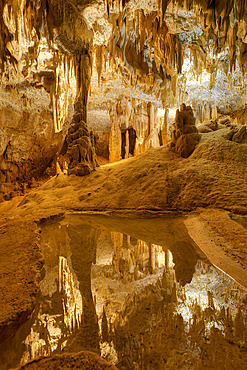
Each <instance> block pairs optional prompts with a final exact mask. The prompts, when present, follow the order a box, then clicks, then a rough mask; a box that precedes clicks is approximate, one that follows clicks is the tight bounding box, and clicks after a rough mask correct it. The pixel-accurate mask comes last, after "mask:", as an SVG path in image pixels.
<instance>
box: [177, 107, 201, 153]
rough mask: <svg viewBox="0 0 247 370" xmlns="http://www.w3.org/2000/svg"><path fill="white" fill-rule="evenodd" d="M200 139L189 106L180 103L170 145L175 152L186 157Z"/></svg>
mask: <svg viewBox="0 0 247 370" xmlns="http://www.w3.org/2000/svg"><path fill="white" fill-rule="evenodd" d="M199 141H200V135H199V134H198V130H197V128H196V126H195V117H194V114H193V110H192V108H191V107H189V106H186V105H185V104H182V105H181V107H180V110H177V112H176V117H175V123H174V130H173V132H172V140H171V144H170V147H171V148H172V149H174V151H175V153H177V154H179V155H181V156H182V157H184V158H188V157H189V156H190V155H191V154H192V153H193V151H194V149H195V147H196V145H197V144H198V143H199Z"/></svg>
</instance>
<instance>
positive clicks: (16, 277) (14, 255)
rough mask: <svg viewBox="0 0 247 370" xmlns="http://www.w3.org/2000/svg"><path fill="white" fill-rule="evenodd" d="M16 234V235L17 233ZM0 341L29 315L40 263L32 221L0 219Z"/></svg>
mask: <svg viewBox="0 0 247 370" xmlns="http://www.w3.org/2000/svg"><path fill="white" fill-rule="evenodd" d="M17 235H18V236H17ZM0 239H1V243H0V255H1V258H0V271H1V273H0V280H1V285H0V343H2V342H4V341H5V340H6V339H7V338H9V337H10V336H11V335H12V334H13V332H14V331H15V330H17V328H18V327H19V326H20V325H21V324H22V323H23V322H25V321H26V320H27V319H28V318H29V317H30V315H31V313H32V311H33V309H34V307H35V304H36V295H37V293H38V290H39V287H38V278H39V276H40V275H39V274H40V270H41V267H42V263H43V258H42V255H41V253H40V251H39V247H38V232H37V227H36V225H35V223H34V222H32V221H31V222H29V221H18V222H16V221H11V222H4V221H3V220H1V221H0Z"/></svg>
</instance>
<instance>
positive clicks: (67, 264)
mask: <svg viewBox="0 0 247 370" xmlns="http://www.w3.org/2000/svg"><path fill="white" fill-rule="evenodd" d="M40 226H41V249H42V253H43V255H44V257H45V264H44V268H43V270H42V279H41V281H40V291H41V292H40V296H39V297H38V302H37V307H36V309H35V311H34V312H33V314H32V317H31V318H30V320H29V321H28V322H26V323H25V324H24V325H23V326H22V327H21V328H20V329H19V330H18V331H17V333H16V334H15V336H14V337H13V338H12V339H11V340H10V341H9V342H8V343H5V345H4V346H3V347H2V348H0V368H1V369H9V368H11V367H14V366H17V365H18V364H23V363H25V362H26V361H28V360H30V359H32V358H34V357H36V356H41V355H45V356H46V355H51V354H52V353H53V354H55V353H61V352H63V351H66V352H78V351H81V350H90V351H93V352H96V353H98V354H100V355H101V356H102V357H104V358H105V359H106V360H108V361H109V362H111V363H114V364H115V365H116V366H117V367H118V368H119V369H136V370H139V369H140V370H142V369H150V370H151V369H235V368H238V369H246V368H247V323H246V318H247V305H246V303H247V299H246V289H244V288H243V287H241V286H240V285H239V284H238V283H236V282H235V281H234V280H233V279H231V278H230V277H229V276H227V275H226V274H224V273H223V272H222V271H220V270H218V269H217V268H216V267H214V266H212V265H211V264H210V263H209V262H208V261H207V259H206V258H205V256H204V255H203V254H202V252H200V250H199V249H198V248H197V246H196V245H195V244H194V243H193V241H192V240H191V239H190V237H189V235H188V233H187V230H186V228H185V226H184V224H183V220H182V219H181V218H167V217H162V218H151V219H150V218H149V219H145V218H141V219H127V218H117V217H115V218H110V217H106V216H105V217H104V216H83V215H69V216H66V217H64V218H61V219H59V220H56V221H54V220H53V221H49V222H45V223H42V224H41V225H40Z"/></svg>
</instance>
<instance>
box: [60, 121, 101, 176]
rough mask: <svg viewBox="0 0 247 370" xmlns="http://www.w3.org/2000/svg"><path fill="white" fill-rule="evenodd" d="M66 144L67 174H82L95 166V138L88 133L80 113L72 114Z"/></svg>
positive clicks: (87, 172) (85, 173)
mask: <svg viewBox="0 0 247 370" xmlns="http://www.w3.org/2000/svg"><path fill="white" fill-rule="evenodd" d="M66 144H67V145H68V147H67V150H66V155H65V157H66V158H68V162H69V163H68V164H69V174H74V175H78V176H83V175H87V174H89V173H90V172H91V171H92V170H93V169H95V166H96V156H95V150H94V146H95V139H94V135H93V133H92V132H91V133H90V134H89V132H88V129H87V125H86V123H85V122H84V121H82V118H81V116H80V115H77V116H76V115H74V117H73V120H72V123H71V125H70V127H69V131H68V134H67V137H66Z"/></svg>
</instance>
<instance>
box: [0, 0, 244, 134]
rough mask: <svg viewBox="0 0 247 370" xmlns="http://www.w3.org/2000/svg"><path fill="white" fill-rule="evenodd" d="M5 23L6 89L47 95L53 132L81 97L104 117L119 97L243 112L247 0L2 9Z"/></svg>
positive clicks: (102, 1) (44, 3) (0, 31)
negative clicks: (85, 93) (27, 88)
mask: <svg viewBox="0 0 247 370" xmlns="http://www.w3.org/2000/svg"><path fill="white" fill-rule="evenodd" d="M0 14H1V17H2V21H1V23H0V61H1V65H0V67H1V74H2V82H3V84H5V85H6V84H13V85H15V84H24V83H27V82H28V83H29V84H31V85H32V84H33V85H35V86H36V87H39V86H41V87H42V88H44V89H45V90H46V91H47V92H49V93H50V95H51V103H52V104H53V112H56V117H55V120H57V122H56V125H57V131H59V130H60V129H61V127H62V125H63V123H64V121H63V118H62V117H63V116H64V111H65V110H66V109H67V105H68V103H67V100H68V96H69V94H72V95H73V94H74V96H76V95H78V90H80V89H81V90H83V89H86V90H89V93H90V95H91V97H90V100H89V104H91V105H92V106H97V107H103V108H104V107H106V108H107V109H109V105H110V104H111V103H112V102H113V101H114V100H116V99H122V98H123V97H126V98H128V99H142V100H144V101H156V103H157V104H158V105H159V106H163V107H171V108H172V107H175V106H178V105H179V104H180V103H181V102H185V103H191V102H193V101H194V102H196V103H198V102H200V101H206V102H208V104H214V105H216V106H217V107H218V108H220V109H221V110H223V111H225V112H227V111H230V110H234V109H239V108H242V107H244V105H245V100H246V88H245V85H246V83H245V82H246V61H247V1H246V0H224V1H223V0H202V1H199V0H185V1H183V0H178V1H176V0H174V1H172V0H171V1H169V0H145V1H144V0H129V1H127V0H126V1H124V0H122V1H120V0H115V1H114V0H94V1H89V0H85V1H83V0H0ZM85 55H87V56H88V58H89V60H90V62H87V63H86V64H87V65H86V66H85V63H84V61H83V59H82V58H81V56H85ZM83 69H84V72H82V70H83ZM85 69H87V73H86V74H85ZM91 70H92V73H93V77H92V82H91V84H90V86H88V80H89V78H90V75H91ZM85 76H86V77H85ZM88 76H89V77H88ZM69 90H70V92H69ZM59 117H60V118H59ZM58 121H59V122H58Z"/></svg>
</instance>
